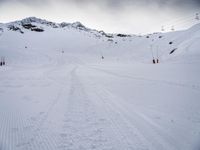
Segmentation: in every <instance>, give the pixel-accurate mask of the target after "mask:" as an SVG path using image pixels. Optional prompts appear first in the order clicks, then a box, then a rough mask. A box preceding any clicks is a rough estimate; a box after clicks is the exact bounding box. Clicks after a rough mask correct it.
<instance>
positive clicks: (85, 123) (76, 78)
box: [0, 58, 199, 150]
mask: <svg viewBox="0 0 200 150" xmlns="http://www.w3.org/2000/svg"><path fill="white" fill-rule="evenodd" d="M68 59H71V60H70V62H71V64H67V63H66V62H64V61H63V60H62V59H61V60H60V59H59V60H58V61H55V62H54V66H53V67H52V68H51V69H45V71H44V73H42V78H41V77H40V78H29V79H28V78H26V77H23V78H19V79H18V80H22V81H24V79H27V82H28V81H32V82H33V83H31V84H30V87H31V88H37V87H39V85H40V88H47V87H48V86H52V85H54V86H58V88H56V90H55V91H53V92H54V97H53V98H51V99H46V100H44V107H41V108H38V110H37V107H38V106H39V104H40V103H39V101H37V100H36V101H34V100H32V98H31V97H29V96H26V95H24V96H23V103H25V104H24V105H25V106H26V105H32V104H33V107H35V109H36V110H37V111H35V112H33V113H30V114H27V115H25V114H21V113H22V112H19V113H15V112H12V110H8V111H6V112H4V111H0V113H1V115H0V116H1V118H0V122H1V123H3V124H1V125H0V149H2V150H56V149H57V150H90V149H91V150H103V149H104V150H117V149H119V150H121V149H124V150H178V149H181V147H179V146H177V144H176V139H174V137H173V135H172V134H170V133H167V132H166V131H165V129H164V127H162V126H161V125H159V124H157V123H156V122H155V121H153V120H152V119H151V118H149V117H147V116H146V115H145V114H143V113H142V112H139V111H137V110H132V109H134V108H131V109H130V107H126V104H125V103H124V102H123V99H120V97H118V96H117V95H116V94H115V93H113V92H111V91H110V90H109V89H107V87H105V86H102V85H101V84H98V85H97V84H96V83H95V82H93V80H92V78H91V79H90V78H89V77H90V76H88V77H86V76H84V75H87V74H90V72H92V73H96V74H103V75H107V76H110V75H112V76H115V77H117V78H128V79H133V80H138V81H145V82H150V83H153V84H156V85H157V84H158V85H159V84H167V85H170V86H181V87H186V88H190V85H185V84H177V83H174V82H168V81H157V80H149V79H145V78H139V77H130V76H125V75H121V74H117V73H113V72H110V71H107V70H102V69H100V68H91V67H90V66H87V65H80V64H79V61H78V60H77V59H74V58H68ZM82 74H83V76H82ZM58 75H60V76H59V78H57V77H58ZM43 78H45V80H44V81H43V82H44V83H42V82H41V81H42V79H43ZM6 79H7V81H6V82H5V83H4V84H2V85H1V86H3V87H6V88H10V87H12V88H11V89H16V88H19V89H21V88H22V89H23V88H25V87H24V85H23V84H19V85H14V84H13V85H12V84H11V82H12V80H14V78H13V77H12V76H10V78H9V77H8V78H6ZM36 82H40V83H42V84H39V83H36ZM37 84H38V85H37ZM32 85H34V86H32ZM43 85H45V86H43ZM26 86H27V85H26ZM192 89H195V90H198V91H199V88H192ZM2 93H3V94H5V93H4V92H3V91H2ZM20 108H21V109H24V108H23V105H22V106H21V107H20ZM130 112H131V113H130Z"/></svg>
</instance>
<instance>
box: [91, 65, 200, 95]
mask: <svg viewBox="0 0 200 150" xmlns="http://www.w3.org/2000/svg"><path fill="white" fill-rule="evenodd" d="M92 69H95V70H98V71H100V72H103V73H106V74H109V75H112V76H116V77H120V78H128V79H132V80H139V81H145V82H149V83H153V84H156V85H157V86H158V85H167V86H176V87H182V88H189V89H192V90H196V91H200V85H197V84H191V85H190V84H185V83H178V82H174V81H165V80H154V79H148V78H143V77H134V76H129V75H122V74H117V73H114V72H111V71H108V70H103V69H100V68H94V67H92Z"/></svg>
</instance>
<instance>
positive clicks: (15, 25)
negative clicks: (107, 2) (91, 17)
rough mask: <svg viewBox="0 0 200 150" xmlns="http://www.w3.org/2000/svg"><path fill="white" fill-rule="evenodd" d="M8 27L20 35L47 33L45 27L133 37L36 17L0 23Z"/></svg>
mask: <svg viewBox="0 0 200 150" xmlns="http://www.w3.org/2000/svg"><path fill="white" fill-rule="evenodd" d="M2 27H6V28H7V29H9V30H12V31H17V32H19V33H22V34H23V33H24V30H25V29H29V30H31V31H36V32H43V31H45V29H44V27H50V28H73V29H77V30H82V31H85V32H89V33H92V34H95V35H96V36H97V37H99V36H104V37H107V38H114V37H122V38H124V37H131V35H126V34H121V33H119V34H111V33H105V32H104V31H102V30H101V31H98V30H96V29H91V28H88V27H86V26H84V25H83V24H82V23H81V22H79V21H77V22H74V23H66V22H62V23H55V22H51V21H47V20H45V19H40V18H36V17H28V18H25V19H22V20H18V21H14V22H9V23H6V24H2V23H0V28H2Z"/></svg>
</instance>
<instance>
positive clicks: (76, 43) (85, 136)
mask: <svg viewBox="0 0 200 150" xmlns="http://www.w3.org/2000/svg"><path fill="white" fill-rule="evenodd" d="M39 26H43V28H44V30H45V31H44V32H42V33H36V32H33V31H29V30H26V29H24V31H25V32H24V34H21V33H19V32H16V31H10V30H7V29H6V27H5V25H4V26H3V27H2V28H3V32H2V34H0V55H1V56H0V57H5V59H6V65H5V66H3V67H0V150H199V149H200V78H199V77H200V49H199V48H200V25H196V26H194V27H192V28H191V29H188V30H186V31H179V32H172V33H165V34H163V33H158V34H153V35H150V38H147V37H146V36H142V37H137V36H131V37H126V38H121V37H114V39H113V40H114V42H109V41H107V38H106V37H103V36H102V37H100V38H97V37H96V36H94V34H93V33H89V32H88V31H82V30H79V29H74V28H68V27H66V28H64V29H63V28H62V29H60V28H56V29H54V28H51V27H47V26H45V25H39ZM0 32H1V31H0ZM158 36H162V38H160V39H159V38H158ZM170 41H173V44H172V45H171V44H169V42H170ZM115 42H116V43H115ZM149 45H152V47H153V48H152V49H153V55H154V57H157V50H156V48H157V47H158V49H159V52H158V56H159V59H160V63H159V64H152V62H151V61H152V54H151V51H150V47H149ZM174 48H177V50H176V51H175V52H174V53H173V54H171V55H170V54H169V53H170V52H171V50H172V49H174ZM102 55H103V56H104V59H102V58H101V57H102Z"/></svg>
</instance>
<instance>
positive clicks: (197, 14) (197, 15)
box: [195, 13, 200, 21]
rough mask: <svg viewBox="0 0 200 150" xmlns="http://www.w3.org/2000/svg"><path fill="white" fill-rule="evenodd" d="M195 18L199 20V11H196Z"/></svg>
mask: <svg viewBox="0 0 200 150" xmlns="http://www.w3.org/2000/svg"><path fill="white" fill-rule="evenodd" d="M195 20H197V21H199V20H200V18H199V13H196V16H195Z"/></svg>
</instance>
